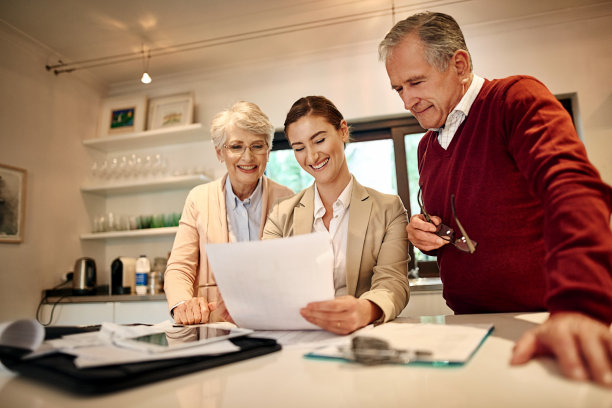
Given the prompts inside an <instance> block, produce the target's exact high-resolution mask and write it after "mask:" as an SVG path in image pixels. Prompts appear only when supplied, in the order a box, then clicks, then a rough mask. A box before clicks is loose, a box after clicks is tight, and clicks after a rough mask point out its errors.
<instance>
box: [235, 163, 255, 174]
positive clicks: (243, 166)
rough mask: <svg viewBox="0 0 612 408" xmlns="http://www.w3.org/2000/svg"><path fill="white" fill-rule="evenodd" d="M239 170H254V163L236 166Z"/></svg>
mask: <svg viewBox="0 0 612 408" xmlns="http://www.w3.org/2000/svg"><path fill="white" fill-rule="evenodd" d="M237 167H238V168H239V169H240V170H242V171H245V172H252V171H253V170H255V169H256V168H257V166H256V165H254V164H252V165H250V166H245V165H241V166H240V165H239V166H237Z"/></svg>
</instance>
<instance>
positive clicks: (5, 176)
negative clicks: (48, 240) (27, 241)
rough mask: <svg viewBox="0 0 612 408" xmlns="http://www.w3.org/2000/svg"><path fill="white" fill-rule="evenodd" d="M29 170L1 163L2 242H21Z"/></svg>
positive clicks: (0, 232)
mask: <svg viewBox="0 0 612 408" xmlns="http://www.w3.org/2000/svg"><path fill="white" fill-rule="evenodd" d="M26 178H27V172H26V171H25V170H24V169H20V168H18V167H13V166H9V165H6V164H0V243H21V242H23V232H24V225H25V224H24V223H25V199H26Z"/></svg>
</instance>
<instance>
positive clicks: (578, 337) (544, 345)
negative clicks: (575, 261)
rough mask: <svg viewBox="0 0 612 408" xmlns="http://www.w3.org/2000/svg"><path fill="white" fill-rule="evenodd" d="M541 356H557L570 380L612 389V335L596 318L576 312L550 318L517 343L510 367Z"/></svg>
mask: <svg viewBox="0 0 612 408" xmlns="http://www.w3.org/2000/svg"><path fill="white" fill-rule="evenodd" d="M541 355H552V356H554V357H555V358H556V359H557V360H558V361H559V365H560V367H561V371H562V372H563V374H564V375H565V376H566V377H569V378H571V379H574V380H587V379H591V380H592V381H594V382H597V383H599V384H601V385H604V386H606V387H612V333H611V332H610V328H609V327H607V326H606V325H605V324H603V323H601V322H599V321H597V320H595V319H592V318H590V317H588V316H586V315H583V314H581V313H573V312H559V313H555V314H552V315H550V317H549V318H548V320H547V321H546V322H544V323H543V324H541V325H540V326H538V327H536V328H534V329H531V330H529V331H527V332H525V333H524V334H523V336H522V337H521V338H520V339H519V340H518V341H517V342H516V345H515V346H514V352H513V354H512V359H511V361H510V364H513V365H517V364H524V363H526V362H528V361H529V360H531V359H532V358H534V357H537V356H541Z"/></svg>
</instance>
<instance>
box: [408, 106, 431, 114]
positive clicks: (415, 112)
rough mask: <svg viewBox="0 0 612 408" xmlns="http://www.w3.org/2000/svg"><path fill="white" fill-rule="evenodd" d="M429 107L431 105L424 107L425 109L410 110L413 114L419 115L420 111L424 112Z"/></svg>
mask: <svg viewBox="0 0 612 408" xmlns="http://www.w3.org/2000/svg"><path fill="white" fill-rule="evenodd" d="M429 108H431V105H430V106H428V107H426V108H425V109H421V110H420V111H417V110H416V109H411V110H410V112H412V114H413V115H420V114H421V113H423V112H425V111H426V110H427V109H429Z"/></svg>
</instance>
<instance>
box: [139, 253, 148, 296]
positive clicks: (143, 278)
mask: <svg viewBox="0 0 612 408" xmlns="http://www.w3.org/2000/svg"><path fill="white" fill-rule="evenodd" d="M150 272H151V263H150V262H149V258H147V256H146V255H140V257H139V258H138V259H137V260H136V294H137V295H146V294H147V283H148V279H149V273H150Z"/></svg>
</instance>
